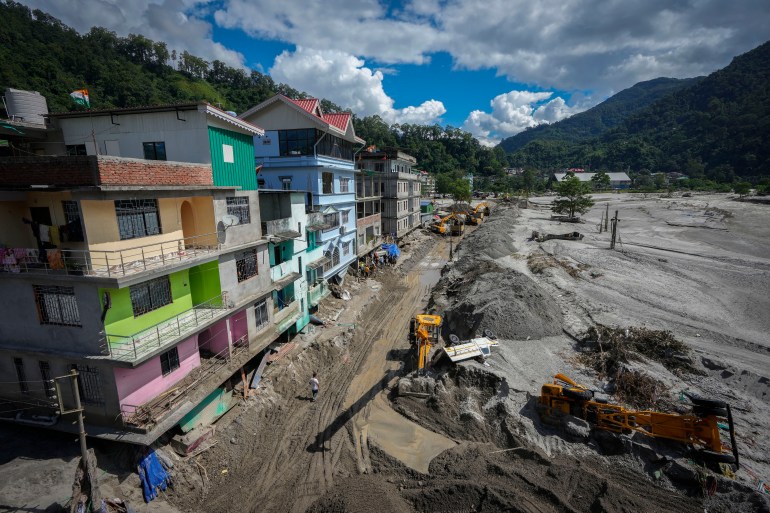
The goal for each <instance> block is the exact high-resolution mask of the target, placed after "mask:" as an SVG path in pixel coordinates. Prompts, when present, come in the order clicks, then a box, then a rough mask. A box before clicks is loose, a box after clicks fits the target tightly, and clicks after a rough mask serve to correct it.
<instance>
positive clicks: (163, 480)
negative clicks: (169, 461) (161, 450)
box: [139, 450, 168, 502]
mask: <svg viewBox="0 0 770 513" xmlns="http://www.w3.org/2000/svg"><path fill="white" fill-rule="evenodd" d="M139 479H141V481H142V492H143V493H144V502H150V501H151V500H153V499H154V498H155V497H157V496H158V488H160V489H161V490H165V489H166V486H167V485H168V473H167V472H166V469H164V468H163V466H162V465H161V464H160V461H158V457H157V456H155V451H153V450H150V451H149V452H148V453H147V455H146V456H145V457H144V458H142V461H140V462H139Z"/></svg>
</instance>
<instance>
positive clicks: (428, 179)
mask: <svg viewBox="0 0 770 513" xmlns="http://www.w3.org/2000/svg"><path fill="white" fill-rule="evenodd" d="M418 173H419V175H420V182H421V183H422V186H421V187H422V196H423V198H433V197H434V196H436V179H435V178H433V176H432V175H431V174H430V173H428V172H427V171H418Z"/></svg>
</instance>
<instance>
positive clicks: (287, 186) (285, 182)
mask: <svg viewBox="0 0 770 513" xmlns="http://www.w3.org/2000/svg"><path fill="white" fill-rule="evenodd" d="M281 188H282V189H283V190H284V191H290V190H291V178H281Z"/></svg>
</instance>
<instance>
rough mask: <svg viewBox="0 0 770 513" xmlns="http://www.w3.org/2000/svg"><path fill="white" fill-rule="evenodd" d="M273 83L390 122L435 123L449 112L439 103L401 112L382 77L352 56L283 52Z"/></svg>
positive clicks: (272, 72)
mask: <svg viewBox="0 0 770 513" xmlns="http://www.w3.org/2000/svg"><path fill="white" fill-rule="evenodd" d="M270 76H272V77H273V80H276V81H278V82H284V83H286V84H291V86H292V87H294V88H295V89H299V90H301V91H306V92H308V93H310V94H312V95H313V96H317V97H319V98H327V99H329V100H331V101H333V102H334V103H336V104H338V105H342V106H345V107H349V108H350V109H352V110H353V112H355V113H356V114H358V115H360V116H368V115H372V114H379V115H380V116H381V117H382V118H383V120H385V121H386V122H388V123H434V122H436V121H437V120H438V118H439V117H440V116H442V115H443V114H444V113H445V112H446V109H445V108H444V104H443V103H441V102H440V101H437V100H428V101H426V102H424V103H422V104H421V105H419V106H410V107H405V108H402V109H396V108H394V107H393V105H394V101H393V98H391V97H390V96H388V95H387V94H386V93H385V89H384V88H383V84H382V81H383V74H382V72H381V71H372V70H371V69H369V68H367V67H366V66H365V62H364V61H363V60H361V59H359V58H357V57H355V56H353V55H349V54H345V53H343V52H339V51H335V50H326V51H319V50H312V49H309V48H304V47H298V48H297V50H296V51H295V52H289V51H284V52H283V53H281V54H280V55H279V56H278V57H276V59H275V63H274V64H273V67H272V68H270Z"/></svg>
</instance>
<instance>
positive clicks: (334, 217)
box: [324, 212, 340, 231]
mask: <svg viewBox="0 0 770 513" xmlns="http://www.w3.org/2000/svg"><path fill="white" fill-rule="evenodd" d="M324 224H325V225H327V226H328V228H325V229H324V231H329V230H334V229H335V228H338V227H339V225H340V213H339V212H333V213H331V214H324Z"/></svg>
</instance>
